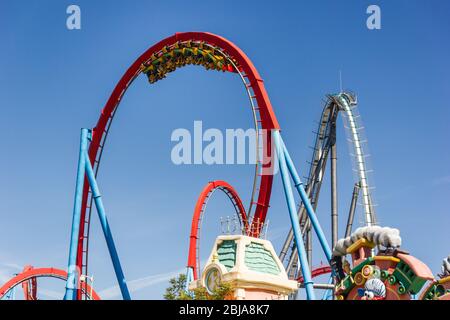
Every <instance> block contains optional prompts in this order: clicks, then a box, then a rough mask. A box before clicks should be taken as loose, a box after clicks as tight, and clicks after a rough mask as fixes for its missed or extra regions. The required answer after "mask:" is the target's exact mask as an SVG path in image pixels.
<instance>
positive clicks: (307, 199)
mask: <svg viewBox="0 0 450 320" xmlns="http://www.w3.org/2000/svg"><path fill="white" fill-rule="evenodd" d="M185 65H200V66H203V67H204V68H206V69H207V70H216V71H222V72H231V73H235V74H237V75H238V77H239V78H240V80H241V81H242V83H243V86H244V89H245V91H246V93H247V95H248V99H249V104H250V108H251V112H252V118H253V124H254V126H255V129H256V133H257V134H256V146H255V147H256V150H257V152H256V154H257V161H256V165H255V172H254V178H253V183H252V190H251V199H250V202H249V204H248V207H247V209H246V208H245V206H244V204H243V202H242V200H241V199H240V197H239V195H238V193H237V191H236V190H235V189H234V188H233V187H232V186H231V185H230V184H228V183H227V182H225V181H223V180H217V181H212V182H209V183H208V184H207V185H206V187H205V188H204V190H203V191H202V193H201V195H200V197H199V199H198V201H197V204H196V206H195V210H194V216H193V219H192V226H191V233H190V244H189V251H188V263H187V279H188V284H189V283H190V282H192V281H196V280H198V279H199V278H200V275H201V271H202V270H201V266H200V262H199V247H200V246H199V240H200V232H199V231H200V228H201V221H202V218H203V216H204V214H205V210H206V206H207V202H208V199H209V198H210V197H211V196H212V194H213V193H214V192H215V191H217V190H219V191H222V192H224V193H225V194H226V195H227V196H228V198H229V199H230V200H231V202H232V204H233V206H234V209H235V211H236V215H237V218H238V220H239V223H240V226H241V228H240V230H242V234H243V236H246V237H252V238H258V237H260V235H261V230H262V228H263V226H264V223H265V220H266V216H267V213H268V209H269V203H270V196H271V190H272V183H273V178H274V175H275V174H276V169H278V170H279V173H280V176H281V180H282V184H283V190H284V194H285V199H286V203H287V208H288V212H289V217H290V223H291V230H290V232H289V233H288V235H287V237H286V240H285V242H284V245H283V247H282V249H281V252H280V254H279V259H280V260H281V262H285V266H286V271H287V274H288V275H289V277H290V278H291V279H296V280H297V281H298V282H299V287H302V288H305V291H306V297H307V299H315V298H316V294H315V290H314V288H322V289H330V288H331V289H334V293H335V296H336V297H337V298H338V299H348V298H349V297H352V298H355V297H356V293H355V292H357V291H358V290H360V289H361V286H363V285H364V284H367V285H366V287H367V288H365V289H366V291H365V294H366V295H367V296H368V297H370V296H373V292H371V291H370V290H375V289H377V290H378V291H377V290H375V291H374V292H376V293H378V294H381V293H380V292H381V291H380V289H379V288H375V289H373V288H374V286H373V284H372V283H376V281H384V283H386V288H387V289H389V290H391V289H392V288H390V287H389V285H388V282H389V284H391V285H392V286H394V285H395V286H397V287H396V288H399V289H397V291H398V292H399V293H398V294H397V297H398V295H399V294H400V295H403V294H409V293H414V294H415V293H417V289H418V288H421V286H423V284H424V281H425V280H432V279H430V276H429V272H428V270H426V268H425V267H423V266H422V265H420V264H419V263H418V262H417V263H416V260H414V259H413V257H411V256H408V254H407V253H405V252H403V251H401V250H399V249H398V247H395V248H390V247H389V245H388V247H386V250H385V251H381V250H379V252H378V255H376V256H375V255H374V251H375V247H379V248H381V247H380V243H381V244H386V243H388V244H390V243H389V242H386V241H384V242H383V241H381V240H380V241H381V242H380V243H378V242H377V241H378V240H379V239H378V238H376V239H375V238H371V239H372V240H370V241H369V240H367V238H364V237H372V236H373V232H378V231H379V230H378V229H376V230H375V229H370V230H371V231H370V232H369V231H367V232H366V231H365V230H363V231H361V229H358V230H357V231H356V233H355V234H357V235H358V237H356V238H355V236H354V235H355V234H352V233H351V231H352V225H353V220H354V216H355V208H356V203H357V198H358V195H359V193H361V197H362V199H361V202H362V205H363V210H364V217H365V219H364V220H365V226H366V227H367V228H374V227H375V225H376V219H375V212H374V208H373V204H372V197H371V194H370V186H369V182H368V178H367V172H368V170H367V165H366V162H365V157H366V155H365V154H364V150H363V146H362V144H363V141H362V139H361V127H360V126H359V125H358V123H357V117H356V116H355V114H354V108H355V106H356V98H355V96H354V95H352V94H350V93H345V92H340V93H338V94H333V95H329V96H327V101H326V104H325V108H324V110H323V112H322V116H321V119H320V123H319V128H318V131H317V136H316V141H315V147H314V152H313V157H312V161H311V166H310V170H309V175H308V178H307V181H306V184H303V182H302V181H301V179H300V176H299V173H298V171H297V169H296V167H295V165H294V161H293V160H292V158H291V156H290V154H289V152H288V148H287V147H286V145H285V143H284V141H283V138H282V136H281V132H280V126H279V123H278V121H277V118H276V116H275V113H274V110H273V109H272V105H271V103H270V100H269V96H268V94H267V92H266V89H265V87H264V82H263V80H262V78H261V77H260V75H259V73H258V71H257V70H256V68H255V67H254V66H253V64H252V62H251V61H250V59H249V58H248V57H247V56H246V55H245V53H244V52H243V51H242V50H241V49H239V48H238V47H237V46H236V45H235V44H233V43H232V42H230V41H228V40H227V39H225V38H222V37H220V36H217V35H214V34H211V33H204V32H185V33H176V34H175V35H173V36H170V37H168V38H166V39H164V40H162V41H160V42H158V43H156V44H155V45H153V46H152V47H150V48H149V49H148V50H147V51H145V52H144V53H143V54H142V55H141V56H140V57H139V58H138V59H137V60H136V61H135V62H134V63H133V64H132V65H131V66H130V67H129V68H128V70H127V71H126V72H125V74H124V75H123V76H122V78H121V79H120V80H119V82H118V83H117V85H116V87H115V88H114V90H113V92H112V94H111V96H110V97H109V99H108V101H107V102H106V104H105V106H104V108H103V109H102V111H101V114H100V117H99V119H98V121H97V124H96V126H95V127H94V128H93V129H92V130H90V129H82V130H81V140H80V153H79V161H78V173H77V182H76V191H75V201H74V209H73V220H72V229H71V238H70V239H71V240H70V249H69V260H68V268H67V270H68V271H67V273H66V272H64V271H61V270H57V269H53V268H44V269H33V268H28V269H27V270H24V272H23V273H21V274H19V275H17V276H16V277H14V278H13V279H11V280H10V281H9V282H7V283H6V284H5V285H4V286H3V287H2V288H0V298H2V297H4V296H5V295H6V294H8V292H12V289H13V288H14V287H15V286H17V285H18V284H23V288H24V292H25V297H26V299H35V298H36V289H37V283H36V278H37V277H45V276H48V277H56V278H59V279H63V280H66V291H65V296H64V299H69V300H77V299H99V297H98V295H97V294H96V293H95V291H93V290H92V288H91V287H90V286H89V284H88V281H87V280H88V278H87V276H86V275H88V258H89V234H90V224H91V214H92V208H93V206H94V205H95V207H96V211H97V213H98V216H99V219H100V225H101V227H102V230H103V233H104V236H105V240H106V243H107V247H108V250H109V253H110V256H111V260H112V263H113V266H114V270H115V274H116V277H117V281H118V284H119V287H120V290H121V293H122V297H123V299H126V300H128V299H131V296H130V293H129V290H128V287H127V283H126V281H125V276H124V272H123V270H122V267H121V264H120V259H119V255H118V253H117V250H116V247H115V243H114V240H113V236H112V233H111V229H110V226H109V223H108V220H107V216H106V211H105V209H104V206H103V200H102V197H101V194H100V190H99V186H98V184H97V181H96V177H97V174H98V171H99V166H100V161H101V158H102V153H103V150H104V147H105V143H106V140H107V137H108V132H109V130H110V128H111V124H112V121H113V119H114V116H115V114H116V111H117V109H118V107H119V104H120V102H121V100H122V98H123V96H124V94H125V92H126V91H127V89H128V88H129V86H130V85H131V84H132V83H133V81H134V80H135V79H136V78H137V77H138V76H139V75H140V74H141V73H143V74H145V75H146V76H147V77H148V80H149V82H150V83H154V82H156V81H159V80H161V79H163V78H164V77H166V75H167V74H168V73H170V72H172V71H174V70H175V69H177V68H179V67H183V66H185ZM339 113H341V114H343V115H344V116H345V117H346V120H347V127H348V131H349V137H350V141H351V143H352V145H353V152H354V157H355V166H356V167H355V169H356V172H357V176H358V180H357V181H356V182H355V186H354V190H353V194H352V201H351V206H350V210H349V215H348V220H347V226H346V231H345V239H342V240H339V241H338V238H339V236H338V231H339V230H338V210H337V199H338V194H337V191H338V190H337V156H336V152H337V151H336V120H337V117H338V114H339ZM328 157H330V162H331V226H332V227H331V239H332V245H331V246H330V245H329V243H328V241H327V238H326V236H325V232H324V230H323V229H322V227H321V224H320V222H319V220H318V218H317V216H316V213H315V210H316V208H317V204H318V201H319V194H320V189H321V186H322V182H323V177H324V174H325V169H326V163H327V159H328ZM292 183H293V185H292ZM294 193H298V196H299V198H300V200H301V204H300V206H298V207H297V204H296V200H295V198H294ZM313 232H315V234H316V235H317V238H318V240H319V243H320V246H321V250H322V251H323V253H324V255H325V258H326V261H327V264H326V265H322V266H320V267H319V268H314V269H313V268H311V267H310V266H311V264H312V233H313ZM383 239H384V238H383ZM375 240H377V241H375ZM343 241H346V242H345V243H346V244H350V242H351V245H350V246H348V250H349V251H344V252H342V253H339V255H336V250H334V251H333V248H334V249H335V248H336V245H337V244H342V243H343ZM358 241H359V242H358ZM353 242H355V244H354V243H353ZM352 245H353V246H352ZM346 248H347V247H346ZM346 250H347V249H346ZM345 254H352V257H353V258H354V259H353V262H354V263H353V269H351V270H349V268H348V267H346V266H347V265H346V260H345V257H344V256H345ZM359 254H363V255H364V254H367V259H366V260H364V261H362V260H361V259H359V258H358V257H359V256H358V255H359ZM361 261H362V262H361ZM385 261H389V263H390V264H387V263H385ZM362 264H364V265H362ZM405 265H408V270H406V267H405ZM417 265H420V268H419V267H418V268H415V267H416V266H417ZM383 267H386V268H387V269H386V270H384V269H383V270H381V271H379V269H380V268H383ZM361 268H362V270H364V271H365V272H366V273H364V274H361ZM402 268H403V269H402ZM377 270H378V271H377ZM411 270H418V273H416V274H414V275H412V274H408V277H406V276H404V272H409V271H411ZM383 272H384V273H383ZM324 273H331V278H330V282H329V283H328V284H314V283H313V277H315V276H317V275H320V274H324ZM373 275H378V278H377V279H378V280H373V281H372V280H371V281H368V280H369V276H371V277H372V276H373ZM366 276H367V277H366ZM382 276H383V277H384V278H383V277H382ZM358 277H359V278H358ZM361 277H363V278H364V277H366V278H367V281H366V280H364V281H363V280H361V279H362V278H361ZM357 278H358V279H359V282H358V284H357V285H355V280H356V279H357ZM366 278H364V279H366ZM448 278H449V279H448V280H445V281H443V282H442V281H441V282H439V280H438V281H434V282H432V283H431V284H430V285H429V287H428V288H427V292H428V293H427V294H425V297H428V298H433V297H435V296H436V292H438V291H439V290H440V291H439V292H440V293H441V296H442V295H445V294H447V293H446V292H447V291H446V290H449V291H450V288H447V287H449V286H450V285H449V284H447V283H450V277H448ZM444 279H445V278H444ZM441 280H442V279H441ZM405 281H411V284H409V285H406V283H404V282H405ZM369 283H371V285H372V287H371V286H369ZM384 283H383V286H384ZM437 288H439V290H438V289H437ZM442 288H444V289H442ZM389 290H388V291H389ZM392 290H393V289H392ZM408 290H409V291H408ZM442 290H443V291H442ZM389 292H390V291H389ZM385 296H386V295H385ZM401 298H404V299H406V298H409V296H407V297H406V296H402V297H401Z"/></svg>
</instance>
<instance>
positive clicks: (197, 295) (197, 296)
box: [164, 274, 234, 300]
mask: <svg viewBox="0 0 450 320" xmlns="http://www.w3.org/2000/svg"><path fill="white" fill-rule="evenodd" d="M169 284H170V286H169V287H168V288H167V289H166V293H165V294H164V299H166V300H232V299H234V298H233V291H234V287H233V286H232V285H231V284H230V283H227V282H221V283H220V284H219V285H218V286H217V288H216V290H214V292H212V294H209V293H208V291H207V290H206V288H204V287H200V288H196V289H194V290H193V292H189V293H188V292H186V291H185V288H186V275H184V274H180V275H178V277H175V278H172V279H170V280H169Z"/></svg>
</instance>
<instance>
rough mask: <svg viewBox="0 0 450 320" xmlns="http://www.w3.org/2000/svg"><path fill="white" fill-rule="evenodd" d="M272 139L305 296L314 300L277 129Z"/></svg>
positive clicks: (309, 273)
mask: <svg viewBox="0 0 450 320" xmlns="http://www.w3.org/2000/svg"><path fill="white" fill-rule="evenodd" d="M273 140H274V143H275V148H276V155H277V156H278V162H279V165H280V173H281V179H282V182H283V188H284V195H285V196H286V202H287V205H288V211H289V217H290V219H291V224H292V230H293V232H294V238H295V244H296V246H297V250H298V257H299V259H300V268H301V270H302V275H303V280H304V284H305V289H306V297H307V299H308V300H315V299H316V297H315V293H314V288H313V281H312V277H311V271H310V269H309V265H308V258H307V257H306V250H305V244H304V243H303V236H302V231H301V229H300V223H299V221H298V217H297V210H296V208H295V200H294V196H293V194H292V187H291V183H290V180H289V171H288V168H287V165H286V159H285V154H284V151H283V144H282V140H281V136H280V132H279V131H278V130H274V131H273Z"/></svg>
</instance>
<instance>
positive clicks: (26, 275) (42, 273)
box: [0, 268, 100, 300]
mask: <svg viewBox="0 0 450 320" xmlns="http://www.w3.org/2000/svg"><path fill="white" fill-rule="evenodd" d="M40 277H49V278H57V279H61V280H64V281H66V280H67V272H66V271H64V270H61V269H56V268H36V269H34V268H26V269H25V270H24V271H23V272H21V273H19V274H18V275H16V276H15V277H14V278H12V279H10V280H9V281H8V282H6V283H5V284H4V285H3V286H2V287H1V288H0V299H1V298H3V296H4V295H5V294H6V293H7V292H8V291H9V290H11V289H13V288H14V287H15V286H18V285H19V284H21V283H23V282H25V281H28V280H30V279H35V278H40ZM83 287H86V293H87V294H88V295H89V293H90V292H92V297H91V298H92V300H100V296H99V295H98V294H97V293H96V292H95V291H94V290H93V289H92V288H91V286H90V285H89V284H85V285H84V286H83Z"/></svg>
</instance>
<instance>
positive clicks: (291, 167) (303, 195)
mask: <svg viewBox="0 0 450 320" xmlns="http://www.w3.org/2000/svg"><path fill="white" fill-rule="evenodd" d="M279 139H280V142H281V144H282V146H281V148H282V151H283V152H282V153H283V154H284V157H285V159H286V163H287V167H288V169H289V172H290V173H291V176H292V179H293V180H294V184H295V188H296V189H297V191H298V193H299V195H300V198H301V199H302V202H303V205H304V206H305V209H306V212H307V213H308V217H309V220H310V221H311V224H312V226H313V228H314V231H315V232H316V234H317V237H318V238H319V242H320V245H321V246H322V250H323V251H324V253H325V256H326V258H327V259H328V261H331V256H332V252H331V249H330V246H329V244H328V241H327V238H326V237H325V233H324V232H323V230H322V227H321V226H320V223H319V220H318V219H317V216H316V214H315V212H314V209H313V207H312V205H311V201H310V200H309V198H308V195H307V194H306V191H305V188H304V186H303V183H302V182H301V180H300V177H299V175H298V173H297V170H296V169H295V166H294V163H293V162H292V159H291V157H290V155H289V152H288V151H287V148H286V146H285V145H284V142H283V140H282V138H281V137H280V138H279Z"/></svg>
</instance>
